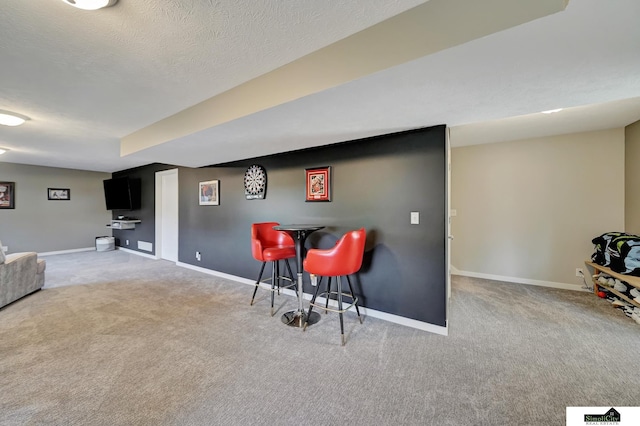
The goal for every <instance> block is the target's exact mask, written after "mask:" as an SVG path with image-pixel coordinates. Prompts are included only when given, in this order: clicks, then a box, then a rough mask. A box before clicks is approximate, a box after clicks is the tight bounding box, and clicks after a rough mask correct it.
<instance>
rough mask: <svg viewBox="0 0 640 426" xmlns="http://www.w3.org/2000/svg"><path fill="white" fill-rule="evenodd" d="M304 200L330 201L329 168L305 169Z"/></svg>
mask: <svg viewBox="0 0 640 426" xmlns="http://www.w3.org/2000/svg"><path fill="white" fill-rule="evenodd" d="M305 170H306V173H305V176H306V188H307V194H306V200H305V201H331V166H326V167H314V168H312V169H305Z"/></svg>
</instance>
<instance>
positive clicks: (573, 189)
mask: <svg viewBox="0 0 640 426" xmlns="http://www.w3.org/2000/svg"><path fill="white" fill-rule="evenodd" d="M452 143H455V141H452ZM624 151H625V145H624V129H622V128H620V129H612V130H604V131H596V132H587V133H577V134H569V135H560V136H552V137H546V138H538V139H531V140H521V141H514V142H503V143H495V144H486V145H474V146H467V147H461V148H455V149H453V150H452V179H451V184H452V187H451V190H452V203H451V207H452V209H456V210H457V216H456V217H453V218H452V233H453V235H454V236H455V239H454V240H453V243H452V260H451V262H452V265H453V266H454V267H455V268H457V269H458V270H461V271H467V272H472V273H479V274H487V275H490V276H495V277H496V278H498V279H499V277H503V278H505V277H506V278H514V277H515V278H518V279H519V280H520V282H527V281H540V282H542V284H545V283H546V284H550V283H563V284H569V285H572V286H573V285H575V286H576V287H579V286H580V285H582V281H581V279H579V278H577V277H576V276H575V269H576V268H583V269H584V268H585V266H584V261H585V260H586V259H588V258H589V256H590V255H591V253H592V250H593V245H592V243H591V239H592V238H594V237H595V236H597V235H600V234H602V233H604V232H607V231H622V230H623V229H624V178H625V175H624V161H625V160H624ZM585 271H586V270H585ZM507 280H511V281H513V280H512V279H507Z"/></svg>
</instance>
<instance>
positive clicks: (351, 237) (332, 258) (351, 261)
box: [304, 228, 367, 277]
mask: <svg viewBox="0 0 640 426" xmlns="http://www.w3.org/2000/svg"><path fill="white" fill-rule="evenodd" d="M366 238H367V234H366V232H365V230H364V228H360V229H358V230H357V231H349V232H347V233H346V234H344V235H343V236H342V237H341V238H340V239H339V240H338V242H336V245H335V246H334V247H333V248H330V249H328V250H320V249H310V250H309V251H308V252H307V258H306V259H305V262H304V268H305V269H306V270H307V272H310V273H312V274H316V275H322V276H326V277H337V276H340V275H350V274H355V273H356V272H358V271H359V270H360V267H361V266H362V257H363V256H364V245H365V242H366Z"/></svg>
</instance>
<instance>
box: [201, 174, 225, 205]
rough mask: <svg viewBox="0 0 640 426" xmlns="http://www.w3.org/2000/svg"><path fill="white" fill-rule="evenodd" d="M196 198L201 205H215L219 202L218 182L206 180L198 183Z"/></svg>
mask: <svg viewBox="0 0 640 426" xmlns="http://www.w3.org/2000/svg"><path fill="white" fill-rule="evenodd" d="M198 199H199V200H200V205H201V206H217V205H219V204H220V191H219V182H218V181H217V180H208V181H206V182H200V183H199V184H198Z"/></svg>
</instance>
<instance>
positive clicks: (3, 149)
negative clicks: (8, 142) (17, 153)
mask: <svg viewBox="0 0 640 426" xmlns="http://www.w3.org/2000/svg"><path fill="white" fill-rule="evenodd" d="M7 151H9V150H8V149H7V148H0V155H2V154H4V153H5V152H7Z"/></svg>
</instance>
